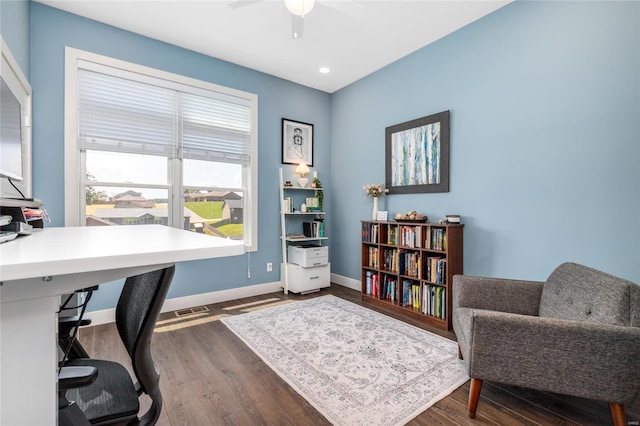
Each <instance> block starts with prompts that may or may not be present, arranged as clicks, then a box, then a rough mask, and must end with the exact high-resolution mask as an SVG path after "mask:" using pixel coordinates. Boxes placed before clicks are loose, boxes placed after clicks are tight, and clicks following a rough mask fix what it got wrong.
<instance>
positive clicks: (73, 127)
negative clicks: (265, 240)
mask: <svg viewBox="0 0 640 426" xmlns="http://www.w3.org/2000/svg"><path fill="white" fill-rule="evenodd" d="M86 64H90V66H92V65H94V64H95V66H98V67H101V68H102V67H108V68H109V69H110V70H113V75H114V76H118V73H119V72H126V73H136V74H138V75H140V76H141V77H143V78H144V77H149V78H153V79H159V80H163V81H165V82H166V83H167V86H166V87H168V88H172V89H175V88H176V85H178V86H182V87H184V86H188V87H189V88H192V89H193V91H195V92H198V91H202V90H205V91H207V92H216V93H217V94H220V95H222V96H233V97H235V98H241V99H244V100H246V101H248V102H249V103H250V104H251V107H250V108H251V115H250V120H251V134H250V142H249V144H250V146H249V155H250V165H249V166H248V167H243V178H242V179H243V183H244V184H245V189H246V191H245V197H244V210H243V212H244V213H243V215H244V218H243V240H244V242H245V249H246V250H247V251H257V250H258V202H257V201H258V96H257V95H256V94H253V93H248V92H244V91H241V90H237V89H232V88H228V87H224V86H220V85H217V84H214V83H210V82H206V81H202V80H197V79H194V78H190V77H186V76H182V75H179V74H174V73H170V72H167V71H162V70H157V69H154V68H150V67H146V66H143V65H139V64H134V63H131V62H127V61H123V60H120V59H115V58H111V57H107V56H103V55H99V54H96V53H92V52H87V51H83V50H79V49H75V48H72V47H68V46H67V47H65V82H64V90H65V105H64V158H65V167H64V182H65V184H64V189H65V197H64V198H65V214H64V219H65V220H64V222H65V226H85V223H83V220H82V219H83V218H84V216H85V215H84V211H83V210H82V207H83V206H84V202H83V201H82V200H84V199H85V198H84V197H85V196H84V189H83V188H84V186H85V184H86V176H82V173H81V171H82V170H84V169H85V168H86V167H85V164H84V154H83V153H81V151H80V148H79V143H78V90H79V85H78V81H79V78H78V74H79V69H81V68H87V65H86ZM168 167H169V176H170V180H171V181H172V185H171V188H170V189H169V197H170V198H171V200H172V202H171V203H170V205H171V206H172V209H173V210H172V217H173V218H174V221H173V223H171V224H170V226H173V227H178V226H177V222H181V221H182V219H181V220H178V219H177V218H181V217H182V209H183V206H184V199H183V192H184V190H183V189H184V186H183V174H182V167H183V162H182V161H181V160H172V159H168ZM175 176H180V178H179V179H175V178H174V177H175ZM134 185H135V184H134ZM181 225H182V224H180V226H179V227H180V228H182V226H181Z"/></svg>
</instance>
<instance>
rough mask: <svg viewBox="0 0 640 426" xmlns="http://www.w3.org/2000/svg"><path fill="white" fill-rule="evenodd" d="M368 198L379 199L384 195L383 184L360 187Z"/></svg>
mask: <svg viewBox="0 0 640 426" xmlns="http://www.w3.org/2000/svg"><path fill="white" fill-rule="evenodd" d="M362 189H364V190H365V192H366V193H367V195H368V196H369V197H374V198H377V197H380V196H382V195H383V194H384V184H382V183H373V184H369V185H365V186H363V187H362Z"/></svg>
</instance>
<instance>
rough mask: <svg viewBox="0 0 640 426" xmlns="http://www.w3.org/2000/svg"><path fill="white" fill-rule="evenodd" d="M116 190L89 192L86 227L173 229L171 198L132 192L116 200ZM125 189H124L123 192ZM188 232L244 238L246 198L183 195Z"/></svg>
mask: <svg viewBox="0 0 640 426" xmlns="http://www.w3.org/2000/svg"><path fill="white" fill-rule="evenodd" d="M114 189H115V188H105V187H96V186H93V185H88V186H87V188H86V195H87V203H86V225H87V226H103V225H139V224H151V223H154V224H160V225H169V224H170V223H169V206H168V202H167V201H168V200H167V197H162V196H161V197H153V196H151V195H148V197H149V198H147V197H145V196H144V195H143V194H144V190H135V189H128V190H125V191H122V192H119V193H116V194H114V195H112V196H108V195H107V190H110V191H109V192H113V190H114ZM120 189H122V188H120ZM183 202H184V207H183V211H184V216H183V228H184V229H185V230H190V231H195V232H201V233H204V234H209V235H214V236H218V237H224V238H227V237H230V238H234V239H236V238H238V237H239V238H240V239H241V238H242V234H243V232H242V221H243V220H242V218H243V201H242V195H239V194H238V193H236V192H231V191H215V190H214V191H205V190H192V192H189V191H185V192H184V194H183Z"/></svg>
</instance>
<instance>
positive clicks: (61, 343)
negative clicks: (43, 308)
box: [58, 285, 98, 360]
mask: <svg viewBox="0 0 640 426" xmlns="http://www.w3.org/2000/svg"><path fill="white" fill-rule="evenodd" d="M96 290H98V286H97V285H96V286H93V287H87V288H83V289H80V290H76V291H75V292H74V293H73V294H71V295H69V296H68V297H67V298H66V300H65V301H64V302H63V303H62V305H61V306H60V310H59V311H58V314H59V316H58V347H59V348H60V350H61V351H62V354H63V360H67V359H74V358H89V354H88V353H87V351H86V350H85V349H84V347H83V346H82V344H80V341H79V340H78V339H77V338H76V337H77V334H78V329H79V328H80V327H85V326H87V325H90V324H91V318H86V317H85V316H84V312H85V310H86V308H87V305H88V304H89V301H90V300H91V297H92V296H93V292H94V291H96ZM73 296H76V298H75V299H76V300H80V299H84V301H83V302H82V303H80V304H79V305H77V306H69V303H70V302H71V301H72V300H73V299H74V297H73ZM77 309H80V314H79V315H71V316H61V315H60V314H61V313H62V312H64V311H68V310H77Z"/></svg>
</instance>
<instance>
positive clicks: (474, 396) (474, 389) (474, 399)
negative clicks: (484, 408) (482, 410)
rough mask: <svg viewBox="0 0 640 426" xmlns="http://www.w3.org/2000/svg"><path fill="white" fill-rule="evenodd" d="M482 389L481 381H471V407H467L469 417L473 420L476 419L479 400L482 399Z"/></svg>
mask: <svg viewBox="0 0 640 426" xmlns="http://www.w3.org/2000/svg"><path fill="white" fill-rule="evenodd" d="M481 389H482V380H481V379H471V386H470V387H469V405H468V406H467V415H468V416H469V418H471V419H475V417H476V409H477V408H478V400H479V399H480V390H481Z"/></svg>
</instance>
